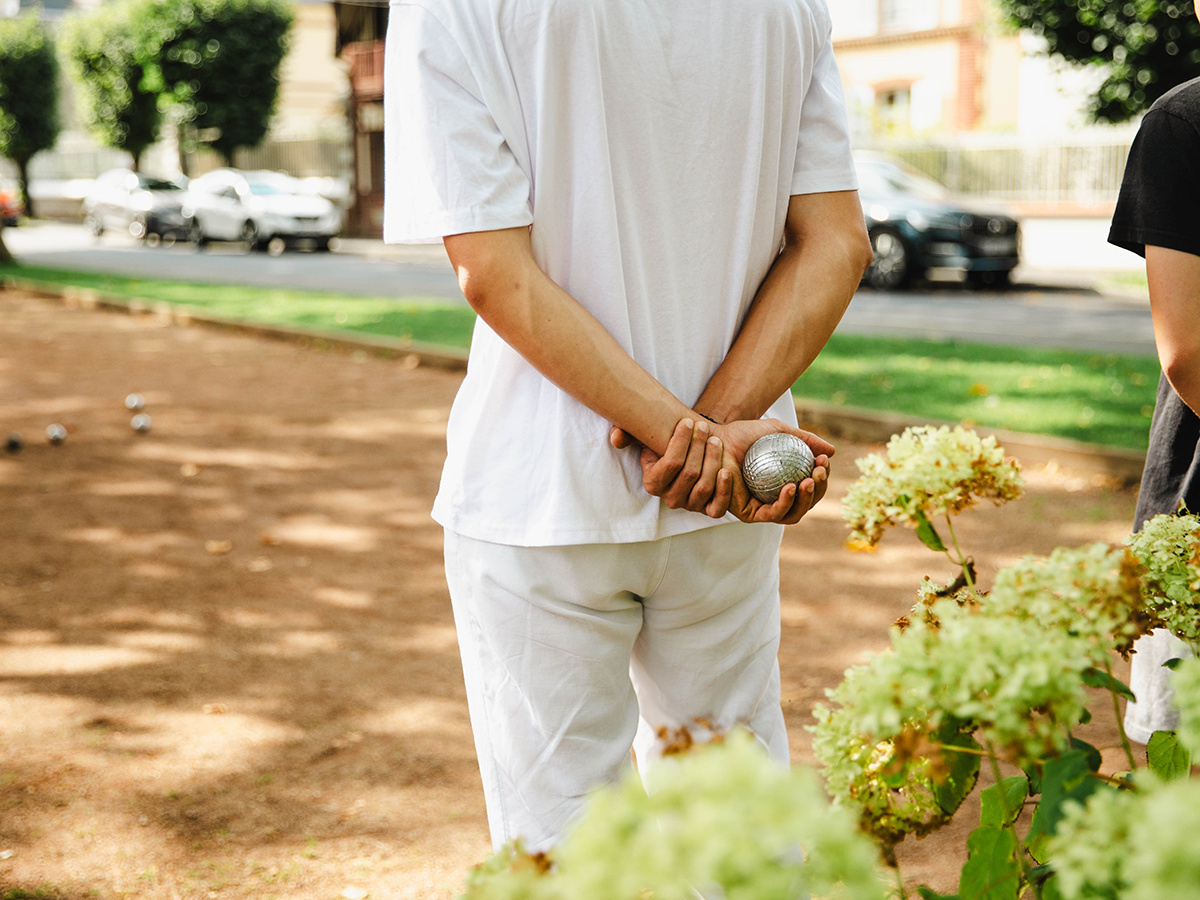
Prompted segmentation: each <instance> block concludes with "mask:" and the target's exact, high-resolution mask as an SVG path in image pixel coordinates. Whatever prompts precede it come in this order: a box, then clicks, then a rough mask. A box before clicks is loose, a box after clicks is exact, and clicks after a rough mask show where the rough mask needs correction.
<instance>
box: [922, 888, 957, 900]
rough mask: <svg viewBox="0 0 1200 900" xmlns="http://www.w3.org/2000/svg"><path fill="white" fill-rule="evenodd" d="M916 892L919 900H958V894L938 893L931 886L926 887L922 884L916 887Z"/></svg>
mask: <svg viewBox="0 0 1200 900" xmlns="http://www.w3.org/2000/svg"><path fill="white" fill-rule="evenodd" d="M917 894H918V895H919V896H920V897H921V900H960V898H959V896H958V894H939V893H938V892H937V891H935V890H934V889H933V888H927V887H925V886H924V885H922V886H921V887H919V888H917Z"/></svg>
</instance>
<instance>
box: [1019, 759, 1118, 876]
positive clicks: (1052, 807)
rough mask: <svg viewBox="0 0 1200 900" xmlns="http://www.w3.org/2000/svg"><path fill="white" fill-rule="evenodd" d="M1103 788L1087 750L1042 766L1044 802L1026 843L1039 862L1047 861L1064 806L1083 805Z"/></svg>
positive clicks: (1036, 813)
mask: <svg viewBox="0 0 1200 900" xmlns="http://www.w3.org/2000/svg"><path fill="white" fill-rule="evenodd" d="M1102 784H1103V782H1102V781H1100V779H1098V778H1095V777H1093V774H1092V769H1091V766H1090V765H1089V762H1088V752H1087V751H1086V750H1068V751H1067V752H1066V753H1064V754H1063V755H1062V756H1058V757H1052V758H1051V759H1047V760H1045V761H1044V763H1043V764H1042V785H1041V787H1042V799H1041V802H1039V803H1038V806H1037V809H1036V810H1035V811H1034V813H1033V824H1032V825H1031V826H1030V829H1029V836H1028V838H1027V839H1026V843H1027V845H1028V847H1029V852H1030V853H1031V854H1032V855H1033V858H1034V859H1036V860H1037V861H1038V862H1045V861H1046V842H1047V840H1048V838H1049V837H1050V836H1051V835H1053V834H1054V832H1055V831H1056V830H1057V829H1058V823H1059V822H1060V821H1061V820H1062V817H1063V804H1064V803H1065V802H1066V801H1068V800H1074V801H1076V802H1079V803H1083V802H1084V801H1085V800H1086V799H1087V798H1088V796H1089V795H1091V794H1092V792H1093V791H1095V790H1096V789H1097V788H1098V787H1100V786H1101V785H1102Z"/></svg>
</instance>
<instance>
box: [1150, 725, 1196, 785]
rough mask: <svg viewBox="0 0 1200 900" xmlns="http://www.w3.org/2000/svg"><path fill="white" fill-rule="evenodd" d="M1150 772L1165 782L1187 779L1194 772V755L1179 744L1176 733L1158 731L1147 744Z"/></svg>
mask: <svg viewBox="0 0 1200 900" xmlns="http://www.w3.org/2000/svg"><path fill="white" fill-rule="evenodd" d="M1146 762H1147V764H1149V766H1150V771H1151V772H1153V773H1154V774H1155V775H1157V776H1158V777H1159V778H1161V779H1162V780H1163V781H1174V780H1175V779H1176V778H1186V777H1187V776H1188V775H1189V774H1191V771H1192V754H1191V753H1189V752H1188V749H1187V748H1186V747H1184V746H1183V744H1181V743H1179V738H1178V737H1177V736H1176V734H1175V732H1174V731H1156V732H1154V734H1152V735H1150V740H1149V742H1148V743H1147V744H1146Z"/></svg>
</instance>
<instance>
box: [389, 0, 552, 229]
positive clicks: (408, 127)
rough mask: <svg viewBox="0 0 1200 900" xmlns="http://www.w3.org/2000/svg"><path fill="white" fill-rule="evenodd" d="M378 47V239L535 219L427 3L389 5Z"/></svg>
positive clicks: (505, 148) (474, 86)
mask: <svg viewBox="0 0 1200 900" xmlns="http://www.w3.org/2000/svg"><path fill="white" fill-rule="evenodd" d="M385 47H386V49H385V62H384V165H385V170H384V204H383V239H384V241H386V242H388V243H393V244H398V243H432V242H435V241H437V240H439V239H441V238H442V237H444V236H445V235H448V234H461V233H464V232H468V231H494V230H497V229H501V228H515V227H518V226H521V225H529V224H530V223H531V222H533V212H532V208H531V206H530V199H529V197H530V181H529V178H528V176H527V175H526V173H525V172H523V171H522V170H521V168H520V166H519V165H518V163H517V160H516V158H515V157H514V156H513V153H512V151H511V149H510V148H509V145H508V143H507V142H506V141H505V138H504V135H503V134H502V133H501V132H500V129H499V127H498V126H497V125H496V119H495V117H493V115H492V114H491V112H489V110H488V108H487V106H486V104H485V103H484V100H483V93H482V91H481V90H480V86H479V84H478V82H477V80H476V78H475V76H474V74H473V73H472V71H471V67H470V65H469V62H468V60H467V58H466V56H465V55H464V53H463V52H462V49H461V47H460V46H459V44H458V42H456V41H455V40H454V38H453V37H452V35H451V34H450V33H449V32H448V31H447V30H446V28H445V27H444V26H443V25H442V24H441V23H440V22H439V21H438V20H437V19H436V18H435V17H434V16H433V15H432V14H431V13H430V12H429V11H428V10H426V9H424V8H423V7H420V6H416V5H412V4H407V3H396V4H393V5H392V7H391V12H390V15H389V20H388V33H387V42H386V44H385Z"/></svg>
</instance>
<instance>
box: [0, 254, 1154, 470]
mask: <svg viewBox="0 0 1200 900" xmlns="http://www.w3.org/2000/svg"><path fill="white" fill-rule="evenodd" d="M0 285H2V286H3V288H4V289H16V290H21V291H24V292H25V293H28V294H30V295H33V296H35V297H40V298H43V299H47V300H55V301H59V302H61V303H63V304H65V305H66V306H68V307H71V308H78V309H104V310H110V311H114V312H121V313H125V314H127V315H153V316H157V317H159V318H162V319H164V320H166V321H170V322H171V323H173V324H176V325H193V324H195V325H204V326H206V327H209V328H218V329H222V330H227V331H235V332H240V333H243V334H250V335H254V336H256V337H264V338H270V339H272V340H281V341H290V342H292V343H296V344H299V345H301V346H303V347H310V348H312V349H315V350H329V349H336V350H344V351H357V352H366V353H369V354H371V355H372V356H379V357H382V358H385V359H399V360H401V361H402V364H403V365H405V366H406V367H408V368H416V367H417V366H429V367H431V368H437V369H443V370H447V371H453V372H462V371H466V368H467V352H466V351H465V350H457V349H452V348H447V347H438V346H432V345H429V344H419V343H415V342H413V341H405V340H400V339H397V338H387V337H373V336H370V335H357V334H353V335H352V334H347V333H343V332H336V331H325V330H322V329H316V328H297V327H294V326H285V325H264V324H262V323H259V322H250V321H246V320H243V319H233V318H226V317H223V316H213V315H210V314H207V313H204V312H201V311H199V310H196V309H193V308H191V307H188V306H184V305H176V304H171V303H167V302H165V301H155V300H137V299H133V300H130V299H126V298H123V297H114V296H112V295H104V294H101V293H99V292H97V291H91V290H78V289H74V288H60V287H56V286H53V285H48V284H46V283H43V282H37V281H32V280H26V279H22V278H14V277H12V276H5V277H4V278H3V279H2V280H0ZM795 404H796V414H797V416H798V418H799V420H800V423H801V426H802V427H804V428H807V429H808V430H810V431H813V432H816V433H818V434H820V435H822V436H823V437H829V438H842V439H844V440H851V441H857V442H861V443H886V442H887V441H888V440H890V439H891V437H892V436H893V435H895V434H898V433H899V432H901V431H903V430H904V429H905V428H908V427H910V426H915V425H933V426H935V427H936V426H941V425H948V426H950V427H953V426H955V425H957V424H961V423H958V422H948V421H944V420H938V419H927V418H919V417H916V416H908V415H902V414H899V413H891V412H884V411H880V410H871V409H862V408H858V407H850V406H837V405H834V404H832V403H822V402H820V401H817V400H809V399H807V398H802V397H797V398H795ZM972 427H973V428H974V429H975V431H976V432H977V433H978V434H980V435H982V436H988V435H995V436H996V439H997V440H999V441H1000V443H1001V444H1002V445H1003V447H1004V449H1005V451H1006V452H1007V453H1008V454H1009V455H1011V456H1015V457H1016V458H1017V459H1018V460H1020V461H1021V463H1022V464H1023V465H1025V466H1040V465H1058V466H1061V467H1063V468H1068V469H1072V470H1075V471H1079V472H1084V473H1088V474H1092V475H1099V476H1102V477H1105V478H1110V479H1115V480H1116V481H1119V482H1120V483H1121V484H1124V485H1133V484H1137V483H1138V482H1139V481H1140V480H1141V476H1142V469H1143V468H1144V466H1145V462H1146V454H1145V453H1144V452H1140V451H1137V450H1127V449H1125V448H1123V447H1107V446H1103V445H1099V444H1087V443H1083V442H1082V441H1072V440H1067V439H1065V438H1053V437H1045V436H1042V435H1034V434H1025V433H1023V432H1016V431H1004V430H1000V429H994V428H986V427H981V426H972Z"/></svg>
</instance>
